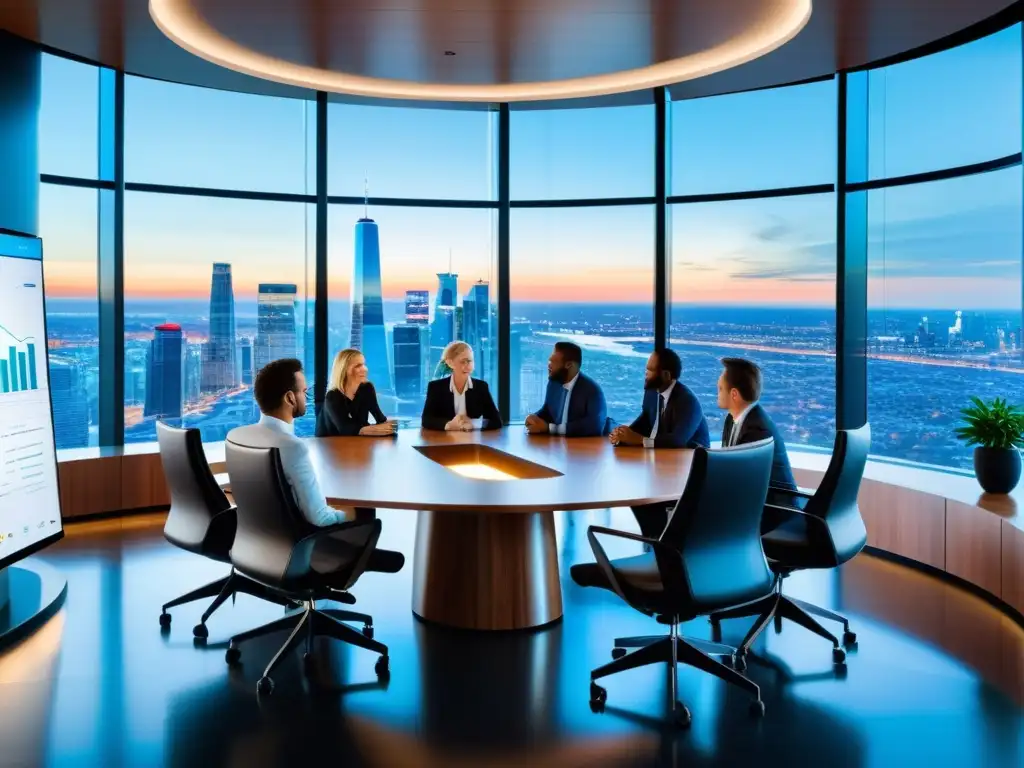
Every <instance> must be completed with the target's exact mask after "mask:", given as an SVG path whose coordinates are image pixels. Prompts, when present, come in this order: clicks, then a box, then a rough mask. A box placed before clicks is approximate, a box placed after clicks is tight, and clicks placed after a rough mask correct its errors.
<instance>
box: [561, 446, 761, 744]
mask: <svg viewBox="0 0 1024 768" xmlns="http://www.w3.org/2000/svg"><path fill="white" fill-rule="evenodd" d="M773 443H774V441H773V440H772V439H771V438H768V439H767V440H761V441H759V442H756V443H748V444H745V445H739V446H735V447H732V448H724V449H721V450H713V451H709V450H707V449H704V448H697V449H695V450H694V453H693V461H692V463H691V466H690V475H689V477H688V478H687V481H686V487H685V488H684V489H683V493H682V496H681V497H680V499H679V501H678V503H677V504H676V506H675V508H674V509H673V512H672V515H671V516H670V518H669V521H668V525H667V526H666V527H665V530H664V532H663V533H662V535H661V537H660V538H658V539H652V538H646V537H644V536H640V535H638V534H633V533H625V532H623V531H615V530H612V529H609V528H601V527H597V526H591V527H590V528H589V529H588V530H587V538H588V539H589V540H590V546H591V548H592V549H593V550H594V557H595V558H596V559H597V562H595V563H586V564H580V565H574V566H573V567H572V569H571V571H570V572H571V574H572V578H573V580H574V581H575V582H576V583H577V584H579V585H580V586H583V587H599V588H601V589H608V590H611V591H613V592H615V593H616V594H617V595H618V596H619V597H621V598H622V599H623V600H624V601H625V602H626V603H628V604H629V605H630V606H631V607H633V608H635V609H636V610H638V611H640V612H641V613H645V614H647V615H648V616H656V617H657V620H658V622H659V623H662V624H668V625H669V627H670V634H669V635H668V636H667V637H666V636H661V637H644V638H621V639H619V640H616V641H615V642H616V647H617V650H616V651H615V652H613V658H614V661H612V662H611V663H610V664H605V665H604V666H602V667H599V668H597V669H595V670H594V671H593V672H591V673H590V681H591V682H590V703H591V709H592V710H594V711H595V712H600V711H603V709H604V704H605V701H606V699H607V692H606V691H605V689H604V688H602V687H601V686H599V685H598V684H597V680H599V679H600V678H602V677H606V676H608V675H612V674H615V673H617V672H624V671H625V670H628V669H636V668H637V667H642V666H646V665H648V664H656V663H661V662H668V663H669V664H670V665H671V667H670V672H671V675H670V678H671V681H672V683H671V689H670V690H671V696H672V717H673V721H674V723H675V725H677V726H679V727H684V728H685V727H689V725H690V721H691V716H690V711H689V710H688V709H687V708H686V707H685V706H684V705H683V704H681V703H679V702H678V701H677V700H676V665H677V664H678V663H683V664H688V665H689V666H692V667H696V668H697V669H700V670H702V671H704V672H707V673H709V674H712V675H714V676H715V677H718V678H720V679H722V680H725V681H726V682H727V683H730V684H732V685H736V686H738V687H740V688H742V689H743V690H745V691H748V692H749V693H751V694H753V695H754V701H753V702H752V703H751V705H750V711H751V713H752V714H753V715H755V716H761V715H763V714H764V703H763V702H762V701H761V691H760V688H758V686H757V685H756V684H755V683H753V682H752V681H750V680H748V679H747V678H745V677H744V676H743V675H741V674H740V673H739V672H737V671H736V670H734V669H732V668H730V667H728V666H726V665H725V664H723V663H721V662H719V661H717V660H715V659H713V658H711V656H710V655H709V653H713V654H717V655H727V654H729V653H730V652H731V651H732V649H731V648H728V647H727V646H722V645H717V644H714V643H705V642H702V641H694V640H689V639H687V638H682V637H680V636H679V633H678V632H679V624H680V623H681V622H684V621H689V620H690V619H693V618H695V617H697V616H703V615H706V614H709V613H711V612H713V611H716V610H719V609H721V608H724V607H726V606H728V605H734V604H735V603H736V602H737V601H739V602H748V601H752V600H756V599H758V598H760V597H762V596H764V595H768V594H770V593H771V590H772V583H773V578H772V573H771V571H770V570H769V568H768V563H767V562H766V560H765V556H764V553H763V551H762V550H761V536H760V534H761V530H760V526H761V513H762V508H763V506H764V500H765V495H766V494H767V492H768V480H769V477H770V476H771V468H772V451H773ZM602 535H603V536H614V537H617V538H620V539H628V540H631V541H639V542H643V543H645V544H649V545H650V548H651V549H650V551H649V552H645V553H644V554H641V555H636V556H634V557H625V558H620V559H617V560H609V559H608V556H607V554H606V553H605V551H604V548H603V547H602V546H601V544H600V542H599V541H598V536H602ZM625 646H633V647H635V646H639V647H638V649H637V650H634V651H633V652H632V653H629V654H628V655H625V654H624V651H623V650H621V649H623V648H624V647H625Z"/></svg>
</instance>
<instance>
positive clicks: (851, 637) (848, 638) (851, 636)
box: [843, 630, 857, 645]
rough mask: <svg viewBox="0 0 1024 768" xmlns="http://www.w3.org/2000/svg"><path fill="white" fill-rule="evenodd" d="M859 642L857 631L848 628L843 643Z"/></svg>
mask: <svg viewBox="0 0 1024 768" xmlns="http://www.w3.org/2000/svg"><path fill="white" fill-rule="evenodd" d="M856 642H857V633H856V632H851V631H850V630H846V632H844V633H843V645H853V644H854V643H856Z"/></svg>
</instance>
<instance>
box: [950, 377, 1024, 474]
mask: <svg viewBox="0 0 1024 768" xmlns="http://www.w3.org/2000/svg"><path fill="white" fill-rule="evenodd" d="M960 413H961V414H962V415H963V417H964V421H965V422H966V424H965V425H964V426H962V427H958V428H957V430H956V434H957V437H959V438H960V439H961V440H964V441H965V442H966V443H967V445H973V446H976V447H975V449H974V474H975V475H976V476H977V478H978V482H979V483H980V484H981V487H982V488H984V489H985V490H986V491H988V492H989V493H1009V492H1010V491H1012V490H1013V489H1014V488H1016V487H1017V482H1018V481H1019V480H1020V469H1021V461H1020V453H1019V452H1018V450H1017V449H1018V448H1019V447H1020V446H1022V445H1024V412H1022V411H1021V409H1020V408H1019V407H1018V406H1016V405H1009V404H1008V403H1007V402H1006V400H1003V399H1002V398H998V397H997V398H996V399H995V400H993V401H992V402H991V403H985V402H984V401H982V400H981V399H980V398H977V397H972V398H971V405H970V406H969V407H967V408H964V409H963V410H962V411H960Z"/></svg>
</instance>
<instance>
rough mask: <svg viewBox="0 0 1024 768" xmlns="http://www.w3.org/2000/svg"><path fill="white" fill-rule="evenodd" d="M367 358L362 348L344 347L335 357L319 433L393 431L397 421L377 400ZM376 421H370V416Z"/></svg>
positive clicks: (380, 433)
mask: <svg viewBox="0 0 1024 768" xmlns="http://www.w3.org/2000/svg"><path fill="white" fill-rule="evenodd" d="M367 373H368V371H367V369H366V358H365V357H363V353H362V352H360V351H359V350H358V349H343V350H341V351H340V352H339V353H338V354H337V355H335V357H334V365H333V366H332V367H331V380H330V382H329V383H328V386H327V396H326V397H325V398H324V407H323V408H321V409H320V414H319V416H317V420H316V436H317V437H355V436H356V435H363V436H366V437H374V436H384V435H393V434H394V433H395V429H396V428H397V422H394V421H388V417H387V416H385V415H384V414H383V413H382V412H381V410H380V406H379V405H378V404H377V390H375V389H374V388H373V384H371V383H370V381H369V380H368V379H367ZM371 415H372V416H373V420H374V421H375V422H376V423H375V424H370V416H371Z"/></svg>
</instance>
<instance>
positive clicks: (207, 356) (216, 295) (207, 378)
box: [202, 263, 238, 392]
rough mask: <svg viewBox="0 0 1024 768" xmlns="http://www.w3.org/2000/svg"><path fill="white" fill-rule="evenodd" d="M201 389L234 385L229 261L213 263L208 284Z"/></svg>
mask: <svg viewBox="0 0 1024 768" xmlns="http://www.w3.org/2000/svg"><path fill="white" fill-rule="evenodd" d="M202 362H203V364H202V390H203V392H220V391H221V390H225V389H231V388H233V387H236V386H238V371H237V368H236V366H235V292H234V289H233V288H232V284H231V265H230V264H221V263H215V264H214V265H213V282H212V283H211V285H210V336H209V340H208V341H207V343H206V344H205V345H203V361H202Z"/></svg>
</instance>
